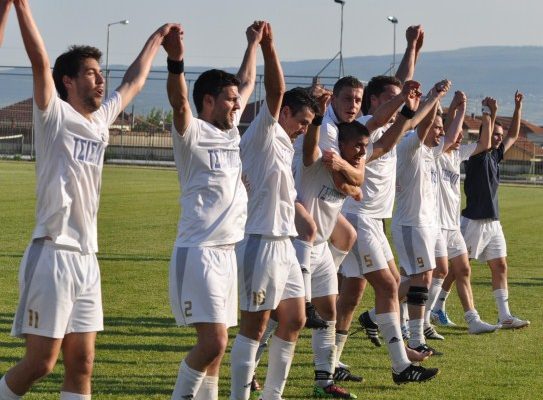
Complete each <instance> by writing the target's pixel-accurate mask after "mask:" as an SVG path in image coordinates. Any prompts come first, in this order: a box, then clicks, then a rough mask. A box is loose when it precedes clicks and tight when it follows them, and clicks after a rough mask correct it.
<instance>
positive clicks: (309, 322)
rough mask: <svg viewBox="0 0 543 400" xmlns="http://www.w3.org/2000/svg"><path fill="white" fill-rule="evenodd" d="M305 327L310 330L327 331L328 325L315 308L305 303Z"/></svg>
mask: <svg viewBox="0 0 543 400" xmlns="http://www.w3.org/2000/svg"><path fill="white" fill-rule="evenodd" d="M305 315H306V317H307V319H306V320H305V327H306V328H309V329H326V328H328V324H327V323H326V321H325V320H323V319H322V318H321V316H320V315H319V313H318V312H317V310H316V309H315V306H314V305H313V304H311V303H310V302H307V303H305Z"/></svg>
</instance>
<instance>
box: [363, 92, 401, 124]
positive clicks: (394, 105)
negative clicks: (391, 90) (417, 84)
mask: <svg viewBox="0 0 543 400" xmlns="http://www.w3.org/2000/svg"><path fill="white" fill-rule="evenodd" d="M405 99H406V95H405V94H404V91H403V90H402V92H400V93H399V94H398V95H396V96H394V97H393V98H392V99H390V100H389V101H387V102H386V103H384V104H381V105H380V106H379V107H378V108H377V110H375V112H374V113H373V115H372V116H371V118H370V119H369V120H368V121H367V122H366V124H365V125H366V128H368V131H370V132H373V131H374V130H376V129H378V128H380V127H382V126H384V125H385V124H387V123H388V122H389V121H390V119H391V118H392V116H393V115H394V114H395V113H396V112H397V111H398V108H400V107H401V105H402V104H403V103H404V102H405Z"/></svg>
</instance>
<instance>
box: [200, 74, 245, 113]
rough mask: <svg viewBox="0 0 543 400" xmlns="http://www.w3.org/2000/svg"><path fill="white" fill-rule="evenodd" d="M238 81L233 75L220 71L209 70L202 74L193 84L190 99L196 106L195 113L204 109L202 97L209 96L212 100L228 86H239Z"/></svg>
mask: <svg viewBox="0 0 543 400" xmlns="http://www.w3.org/2000/svg"><path fill="white" fill-rule="evenodd" d="M240 83H241V82H240V80H239V79H238V78H237V77H236V76H235V75H234V74H231V73H229V72H226V71H222V70H220V69H210V70H208V71H205V72H202V74H201V75H200V76H199V77H198V79H196V82H194V90H193V92H192V98H193V99H194V105H195V106H196V112H197V113H198V114H199V113H201V112H202V109H203V107H204V96H205V95H206V94H209V95H211V96H213V98H217V96H218V95H219V94H220V93H221V92H222V90H223V88H225V87H228V86H236V87H238V86H239V85H240Z"/></svg>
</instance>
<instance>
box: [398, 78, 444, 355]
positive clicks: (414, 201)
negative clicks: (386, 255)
mask: <svg viewBox="0 0 543 400" xmlns="http://www.w3.org/2000/svg"><path fill="white" fill-rule="evenodd" d="M449 87H450V82H449V81H442V82H439V83H437V84H436V85H435V86H434V87H433V88H432V90H431V91H430V93H429V95H428V100H427V101H434V104H435V105H434V110H433V111H432V112H430V113H429V114H428V115H427V116H426V118H425V119H424V120H423V121H422V122H421V123H420V124H419V126H418V127H417V130H416V131H412V132H410V133H408V134H407V135H405V136H404V137H403V139H402V140H401V141H400V142H399V144H398V145H397V147H396V149H397V150H396V151H397V154H398V162H397V165H396V176H397V178H396V210H395V213H394V216H393V218H392V236H393V240H394V244H395V246H396V250H397V252H398V255H399V259H400V266H401V267H402V268H403V270H404V271H405V274H406V275H407V276H408V277H409V283H408V284H409V289H408V291H407V303H408V307H409V317H410V319H409V329H410V334H411V337H410V339H409V341H408V346H409V347H410V348H411V349H414V350H416V351H418V352H427V351H432V352H433V353H434V354H436V352H435V351H433V349H431V348H429V347H428V346H427V345H426V341H425V339H424V335H423V322H424V311H425V303H426V300H427V299H428V287H429V285H430V280H431V276H432V270H433V269H434V268H435V247H436V232H437V217H438V215H437V213H436V211H437V210H436V208H437V198H436V193H437V181H436V179H437V176H436V174H437V170H436V158H437V156H438V155H439V154H440V153H441V152H442V150H443V147H444V145H447V146H448V145H449V143H452V142H453V140H452V139H453V138H451V137H450V136H449V135H447V136H446V138H445V140H442V137H443V125H442V122H441V117H440V116H436V112H437V105H438V102H436V101H435V100H436V99H438V100H439V99H440V98H442V97H443V96H444V94H445V93H446V92H447V91H448V89H449ZM400 296H401V294H400Z"/></svg>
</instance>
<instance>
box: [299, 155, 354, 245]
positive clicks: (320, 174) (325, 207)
mask: <svg viewBox="0 0 543 400" xmlns="http://www.w3.org/2000/svg"><path fill="white" fill-rule="evenodd" d="M296 190H297V192H298V200H299V201H300V202H301V203H302V204H303V205H304V207H305V209H306V210H307V212H308V213H309V214H311V216H312V217H313V220H314V221H315V223H316V224H317V238H316V239H315V242H314V244H315V245H318V244H320V243H324V242H326V241H327V240H328V238H329V237H330V235H331V234H332V231H333V230H334V226H335V225H336V222H337V217H338V214H339V213H340V211H341V207H342V206H343V202H344V201H345V195H344V194H343V193H341V192H339V191H338V190H337V189H336V187H335V185H334V180H333V178H332V174H331V173H330V171H328V169H326V167H325V166H324V164H323V163H322V157H319V158H318V160H317V161H315V162H314V163H313V164H311V165H310V166H307V167H306V166H305V165H304V164H303V161H302V160H301V162H300V165H299V166H298V168H297V174H296Z"/></svg>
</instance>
